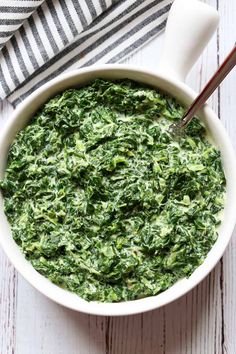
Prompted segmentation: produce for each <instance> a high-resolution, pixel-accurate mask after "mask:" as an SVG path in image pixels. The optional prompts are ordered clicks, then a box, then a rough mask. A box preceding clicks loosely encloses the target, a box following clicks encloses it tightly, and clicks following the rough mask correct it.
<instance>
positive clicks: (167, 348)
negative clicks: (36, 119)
mask: <svg viewBox="0 0 236 354" xmlns="http://www.w3.org/2000/svg"><path fill="white" fill-rule="evenodd" d="M206 2H207V3H209V4H211V5H212V6H214V7H216V8H218V10H219V12H220V15H221V22H220V28H219V30H218V33H217V34H216V35H215V37H214V38H213V40H212V41H211V43H210V44H209V46H208V48H207V49H206V50H205V52H204V54H203V56H202V57H201V59H200V60H199V61H198V63H197V64H196V65H195V67H194V69H193V70H192V73H191V75H190V76H189V78H188V82H189V84H190V85H191V86H192V87H194V88H195V89H196V90H199V89H200V87H202V85H203V84H204V83H205V82H206V80H207V78H209V77H210V75H211V74H212V73H213V72H214V71H215V69H216V68H217V65H218V64H219V62H221V61H222V59H223V58H224V56H225V54H226V53H227V52H228V51H229V50H230V48H231V47H232V46H233V44H234V43H235V41H236V1H235V0H227V1H224V0H221V1H220V0H206ZM162 39H163V35H161V36H159V37H158V38H156V39H155V40H154V41H153V42H151V43H150V44H148V45H147V46H146V47H145V48H143V49H142V50H140V51H139V52H137V53H136V54H135V55H133V57H132V58H129V59H128V60H126V62H128V63H132V64H133V63H134V64H139V65H143V66H148V67H149V68H155V67H156V63H157V60H158V56H159V53H160V48H161V43H162ZM209 103H210V105H211V106H212V107H213V108H214V110H215V111H216V112H218V115H219V117H220V118H221V119H222V121H223V124H224V125H225V127H226V129H227V131H228V133H229V135H230V137H231V140H232V142H233V144H234V146H235V147H236V71H234V73H232V74H231V75H230V77H228V79H227V80H226V81H225V82H224V83H223V84H222V86H221V88H220V89H219V90H218V92H216V93H215V94H214V96H213V97H212V99H211V100H210V102H209ZM11 110H12V108H11V107H10V106H9V105H8V104H7V103H6V102H3V104H2V107H1V117H2V120H4V119H7V116H8V115H9V113H10V112H11ZM1 124H2V123H1ZM235 212H236V210H235ZM235 236H236V235H233V237H232V240H231V243H230V245H229V247H228V248H227V251H226V252H225V254H224V257H223V259H222V260H221V261H220V262H219V263H218V264H217V266H216V267H215V269H214V270H213V271H212V272H211V274H210V275H209V276H208V277H207V278H206V279H205V280H204V281H203V282H202V283H201V284H200V285H199V286H198V287H197V288H195V289H194V290H193V291H191V292H190V293H188V294H187V295H186V296H184V297H182V298H180V299H179V300H177V301H175V302H174V303H172V304H170V305H168V306H165V307H164V308H161V309H158V310H155V311H152V312H149V313H145V314H141V315H136V316H130V317H117V318H115V317H114V318H112V317H111V318H108V317H107V318H106V317H96V316H88V315H84V314H81V313H76V312H73V311H71V310H67V309H65V308H63V307H61V306H59V305H57V304H55V303H53V302H52V301H50V300H48V299H47V298H45V297H44V296H43V295H41V294H40V293H39V292H38V291H36V290H35V289H34V288H32V287H31V286H30V285H29V284H28V283H27V282H26V281H25V280H24V279H23V278H22V277H21V276H20V275H19V274H18V273H17V272H16V270H15V269H14V267H13V266H12V265H11V264H10V262H9V261H8V259H7V258H6V256H5V255H4V254H3V252H2V251H1V250H0V354H13V353H14V354H110V353H111V354H162V353H166V354H190V353H192V354H215V353H217V354H223V353H228V354H236V336H235V334H236V276H235V270H236V237H235Z"/></svg>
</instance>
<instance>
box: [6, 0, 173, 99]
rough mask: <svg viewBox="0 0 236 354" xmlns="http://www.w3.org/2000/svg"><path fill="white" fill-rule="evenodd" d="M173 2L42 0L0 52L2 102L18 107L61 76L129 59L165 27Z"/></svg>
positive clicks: (31, 2)
mask: <svg viewBox="0 0 236 354" xmlns="http://www.w3.org/2000/svg"><path fill="white" fill-rule="evenodd" d="M172 1H173V0H113V1H112V0H46V1H44V2H42V1H41V3H42V4H41V6H38V7H37V6H36V5H35V7H34V12H33V13H32V14H31V16H30V17H29V18H27V19H26V20H25V21H24V22H23V23H22V24H21V27H20V28H19V29H18V30H17V31H16V32H15V34H14V36H12V37H11V38H10V40H8V42H7V43H6V44H5V46H4V47H3V48H2V51H1V52H0V84H1V85H0V98H1V99H4V98H6V97H8V99H9V101H10V102H12V103H13V104H14V105H16V104H18V103H19V102H20V101H22V100H23V99H24V98H25V97H27V96H28V95H29V94H30V93H31V92H33V91H34V90H35V89H37V88H38V87H39V86H40V85H42V84H43V83H45V82H47V81H48V80H49V79H51V78H53V77H55V76H56V75H58V74H59V73H62V72H65V71H68V70H70V69H73V68H78V67H83V66H87V65H92V64H95V63H114V62H119V61H121V60H123V59H124V58H125V57H127V56H128V55H130V54H131V53H133V52H134V51H136V50H137V49H138V48H140V47H141V46H142V45H144V44H145V43H147V42H148V41H150V40H151V39H152V38H153V37H155V36H156V35H157V34H158V33H159V32H160V31H161V30H162V29H163V28H164V26H165V21H166V17H167V13H168V11H169V8H170V5H171V3H172ZM13 2H14V1H11V0H10V1H9V3H13ZM15 2H17V3H18V2H19V3H20V4H21V5H22V3H24V4H26V3H27V6H28V5H29V6H32V4H35V3H39V1H27V0H25V1H15ZM28 3H29V4H28ZM0 4H1V0H0ZM36 7H37V8H36ZM22 8H23V9H24V8H26V6H23V5H22ZM32 8H33V6H32ZM0 11H1V6H0ZM18 11H19V12H18V13H20V10H19V9H18ZM0 13H1V12H0ZM20 14H21V13H20ZM0 24H1V19H0ZM19 26H20V25H19Z"/></svg>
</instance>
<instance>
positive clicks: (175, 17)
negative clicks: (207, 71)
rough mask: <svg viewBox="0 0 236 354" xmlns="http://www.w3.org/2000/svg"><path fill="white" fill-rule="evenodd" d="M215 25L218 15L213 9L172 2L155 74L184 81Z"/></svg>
mask: <svg viewBox="0 0 236 354" xmlns="http://www.w3.org/2000/svg"><path fill="white" fill-rule="evenodd" d="M218 23H219V15H218V12H217V11H216V10H215V9H214V8H213V7H211V6H209V5H207V4H205V3H203V2H201V1H198V0H175V1H174V3H173V5H172V7H171V10H170V13H169V17H168V20H167V25H166V31H165V42H164V48H163V54H162V56H161V60H160V62H159V65H158V68H157V70H158V73H160V74H161V75H162V76H163V75H164V76H168V77H170V78H175V79H178V80H181V81H184V80H185V77H186V76H187V74H188V72H189V70H190V69H191V67H192V66H193V64H194V63H195V62H196V60H197V59H198V57H199V56H200V54H201V53H202V51H203V49H204V47H205V46H206V44H207V43H208V41H209V40H210V38H211V37H212V35H213V33H214V32H215V30H216V28H217V26H218Z"/></svg>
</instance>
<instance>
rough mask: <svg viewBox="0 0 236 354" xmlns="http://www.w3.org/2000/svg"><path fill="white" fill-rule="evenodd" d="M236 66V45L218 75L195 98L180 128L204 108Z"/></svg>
mask: <svg viewBox="0 0 236 354" xmlns="http://www.w3.org/2000/svg"><path fill="white" fill-rule="evenodd" d="M235 65H236V45H235V46H234V48H233V49H232V51H231V52H230V53H229V55H228V56H227V57H226V59H225V60H224V61H223V63H222V64H221V65H220V67H219V68H218V70H217V71H216V73H215V74H214V75H213V76H212V78H211V79H210V80H209V81H208V83H207V84H206V86H205V87H204V89H203V90H202V92H201V93H200V94H199V95H198V96H197V97H196V98H195V100H194V101H193V103H192V104H191V106H190V107H189V109H188V110H187V112H186V113H185V115H184V116H183V118H182V119H181V121H180V122H179V123H178V126H179V127H180V128H181V127H185V126H186V125H187V124H188V123H189V122H190V121H191V119H192V118H193V117H194V115H195V113H196V112H197V111H198V110H199V109H200V108H202V106H203V105H204V103H205V102H206V101H207V99H208V98H209V97H210V96H211V94H212V93H213V92H214V91H215V89H216V88H217V87H218V86H219V85H220V84H221V82H222V81H223V80H224V78H225V77H226V76H227V75H228V73H229V72H230V71H231V70H232V69H233V67H234V66H235Z"/></svg>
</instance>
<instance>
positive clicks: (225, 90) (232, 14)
mask: <svg viewBox="0 0 236 354" xmlns="http://www.w3.org/2000/svg"><path fill="white" fill-rule="evenodd" d="M218 6H219V11H220V13H221V23H220V29H219V38H220V41H219V61H220V62H221V61H222V60H223V59H224V58H225V56H226V55H227V53H228V52H229V51H230V50H231V48H232V47H233V46H234V44H235V39H236V27H235V18H236V2H235V1H230V3H226V2H222V1H218ZM235 95H236V71H235V69H234V71H233V72H232V73H231V74H230V75H229V76H228V77H227V78H226V80H225V81H224V82H223V83H222V85H221V88H220V95H219V98H220V116H221V120H222V122H223V124H224V126H225V127H226V129H227V131H228V134H229V136H230V138H231V141H232V143H233V145H234V148H235V149H236V119H235V112H236V96H235ZM235 212H236V211H235ZM235 269H236V230H235V232H234V234H233V237H232V239H231V242H230V244H229V246H228V248H227V250H226V252H225V255H224V257H223V263H222V276H221V293H222V300H223V306H222V316H223V319H224V331H223V338H222V340H223V348H222V353H228V354H231V353H236V340H235V333H236V316H235V313H236V296H235V294H236V277H235Z"/></svg>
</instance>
